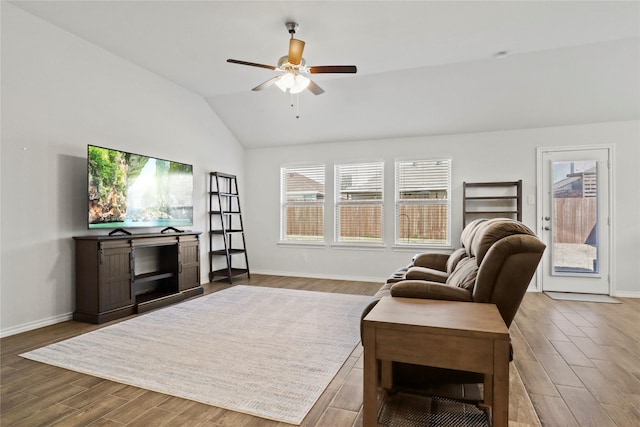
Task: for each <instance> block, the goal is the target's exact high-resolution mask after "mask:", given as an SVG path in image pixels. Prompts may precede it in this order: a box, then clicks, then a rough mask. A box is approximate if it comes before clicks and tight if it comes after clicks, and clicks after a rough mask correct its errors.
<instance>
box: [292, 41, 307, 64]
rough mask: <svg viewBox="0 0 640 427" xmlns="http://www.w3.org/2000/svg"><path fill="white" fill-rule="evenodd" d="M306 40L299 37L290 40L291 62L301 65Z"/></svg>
mask: <svg viewBox="0 0 640 427" xmlns="http://www.w3.org/2000/svg"><path fill="white" fill-rule="evenodd" d="M303 50H304V42H303V41H302V40H298V39H291V40H289V64H292V65H300V61H302V51H303Z"/></svg>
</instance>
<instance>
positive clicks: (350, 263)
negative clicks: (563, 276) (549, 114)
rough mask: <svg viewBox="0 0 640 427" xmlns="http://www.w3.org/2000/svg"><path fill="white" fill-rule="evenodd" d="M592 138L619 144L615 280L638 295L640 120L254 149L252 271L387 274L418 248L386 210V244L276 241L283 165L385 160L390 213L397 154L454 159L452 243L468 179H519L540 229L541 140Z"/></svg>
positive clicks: (249, 165)
mask: <svg viewBox="0 0 640 427" xmlns="http://www.w3.org/2000/svg"><path fill="white" fill-rule="evenodd" d="M337 125H338V126H339V124H337ZM592 144H614V145H615V151H616V159H614V167H615V176H614V181H615V186H616V187H615V188H616V200H615V201H614V203H615V219H614V221H615V227H616V230H617V235H616V236H615V239H616V246H615V253H616V255H617V259H616V262H615V267H616V274H615V278H616V284H615V287H616V292H617V294H618V295H627V296H630V295H635V296H639V297H640V263H638V262H637V260H638V259H640V221H638V219H639V218H640V201H639V199H640V197H639V196H640V186H639V183H640V167H639V166H638V165H640V122H638V121H627V122H613V123H601V124H592V125H582V126H566V127H549V128H539V129H525V130H512V131H504V132H487V133H475V134H464V135H448V136H430V137H426V136H425V137H416V138H403V139H386V140H376V141H359V142H346V143H339V144H337V143H335V144H334V143H332V144H317V145H307V146H300V147H282V148H271V149H253V150H247V152H246V164H245V167H246V178H245V179H246V181H247V182H246V183H245V184H246V187H247V191H246V198H247V206H246V207H244V211H245V218H246V228H247V230H248V231H249V233H248V235H247V238H248V249H249V259H250V262H251V268H252V271H253V272H268V273H274V274H283V275H302V276H315V277H328V278H344V279H354V280H367V279H368V280H380V281H382V280H384V278H386V277H387V276H388V275H389V274H390V273H391V272H393V271H394V270H395V269H396V268H398V267H400V266H403V265H406V264H407V263H408V262H409V260H410V258H411V256H412V255H413V253H415V252H416V251H415V250H409V251H407V250H397V249H396V250H394V249H393V248H392V246H393V239H394V237H393V233H394V223H393V221H394V219H393V215H392V214H387V215H386V223H385V240H386V244H387V246H386V247H385V248H384V249H377V250H376V249H371V250H357V249H342V248H336V247H332V246H331V245H330V244H329V245H327V246H325V247H320V248H306V247H300V246H298V247H294V246H282V245H278V244H277V243H278V241H279V214H280V206H279V203H280V199H279V191H280V175H279V174H280V167H281V166H287V165H292V164H300V163H302V164H304V163H311V164H314V163H315V164H318V163H324V164H327V165H330V167H329V169H328V171H329V172H330V173H329V175H332V171H333V164H334V163H336V162H350V161H361V160H365V161H366V160H384V161H385V174H386V183H385V194H386V203H385V210H386V212H393V209H394V207H393V197H394V196H393V168H394V165H393V164H394V161H395V160H396V159H403V158H443V157H446V158H451V159H453V171H452V174H453V182H452V222H453V224H452V237H453V238H452V242H453V243H454V244H457V243H458V239H459V236H460V232H461V228H462V218H461V212H462V182H463V181H471V182H474V181H480V182H484V181H515V180H518V179H522V180H523V193H524V197H523V198H524V200H523V222H524V223H525V224H527V225H529V226H530V227H532V228H534V229H535V227H536V205H535V204H533V205H529V204H527V199H528V197H529V196H533V197H535V196H536V148H537V147H552V146H571V145H574V146H576V145H592ZM326 185H327V187H328V188H327V200H329V201H331V200H333V191H332V189H331V186H332V185H333V177H332V176H327V184H326ZM331 206H332V205H331V204H330V203H329V204H328V210H327V212H326V215H327V216H328V218H329V219H328V221H325V224H326V225H328V226H329V227H331V223H332V219H333V212H332V211H331ZM329 229H330V230H332V229H331V228H329ZM325 234H326V233H325ZM329 235H332V231H330V232H329ZM328 243H330V242H328Z"/></svg>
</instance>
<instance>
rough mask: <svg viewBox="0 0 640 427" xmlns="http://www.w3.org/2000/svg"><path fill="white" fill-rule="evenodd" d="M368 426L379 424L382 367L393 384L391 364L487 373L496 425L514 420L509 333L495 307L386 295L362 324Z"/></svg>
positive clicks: (385, 383) (487, 389) (501, 426)
mask: <svg viewBox="0 0 640 427" xmlns="http://www.w3.org/2000/svg"><path fill="white" fill-rule="evenodd" d="M363 345H364V402H363V417H364V419H363V425H364V427H371V426H376V425H377V416H378V409H379V408H378V363H377V361H378V360H380V361H381V366H382V385H383V387H390V386H391V382H392V380H391V376H390V375H391V374H390V372H388V371H387V370H390V368H391V362H392V361H397V362H405V363H412V364H416V365H426V366H434V367H439V368H449V369H457V370H462V371H470V372H479V373H482V374H484V402H483V403H484V404H485V405H487V406H488V407H490V408H491V417H492V420H493V426H494V427H507V425H508V422H509V421H508V420H509V330H508V329H507V327H506V325H505V324H504V321H503V320H502V317H501V316H500V313H499V312H498V309H497V307H496V306H495V305H493V304H478V303H469V302H457V301H439V300H426V299H417V298H395V297H384V298H382V299H381V300H380V301H379V302H378V304H376V306H375V307H374V308H373V310H371V312H369V314H367V316H366V317H365V318H364V320H363Z"/></svg>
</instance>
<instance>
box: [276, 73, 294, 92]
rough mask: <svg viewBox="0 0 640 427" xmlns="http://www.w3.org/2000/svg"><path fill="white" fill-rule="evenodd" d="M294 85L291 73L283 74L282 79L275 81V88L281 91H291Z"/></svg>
mask: <svg viewBox="0 0 640 427" xmlns="http://www.w3.org/2000/svg"><path fill="white" fill-rule="evenodd" d="M295 83H296V81H295V77H294V76H293V74H292V73H284V74H283V75H282V77H280V78H279V79H278V81H276V86H278V87H279V88H280V90H281V91H283V92H286V91H287V89H291V88H292V87H293V85H295Z"/></svg>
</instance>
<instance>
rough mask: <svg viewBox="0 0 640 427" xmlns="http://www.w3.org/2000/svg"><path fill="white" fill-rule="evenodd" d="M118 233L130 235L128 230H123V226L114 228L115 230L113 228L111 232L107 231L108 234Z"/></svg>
mask: <svg viewBox="0 0 640 427" xmlns="http://www.w3.org/2000/svg"><path fill="white" fill-rule="evenodd" d="M118 233H121V234H124V235H126V236H131V235H132V234H131V233H130V232H129V231H127V230H125V229H124V228H116V229H115V230H113V231H112V232H110V233H109V236H114V235H116V234H118Z"/></svg>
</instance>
